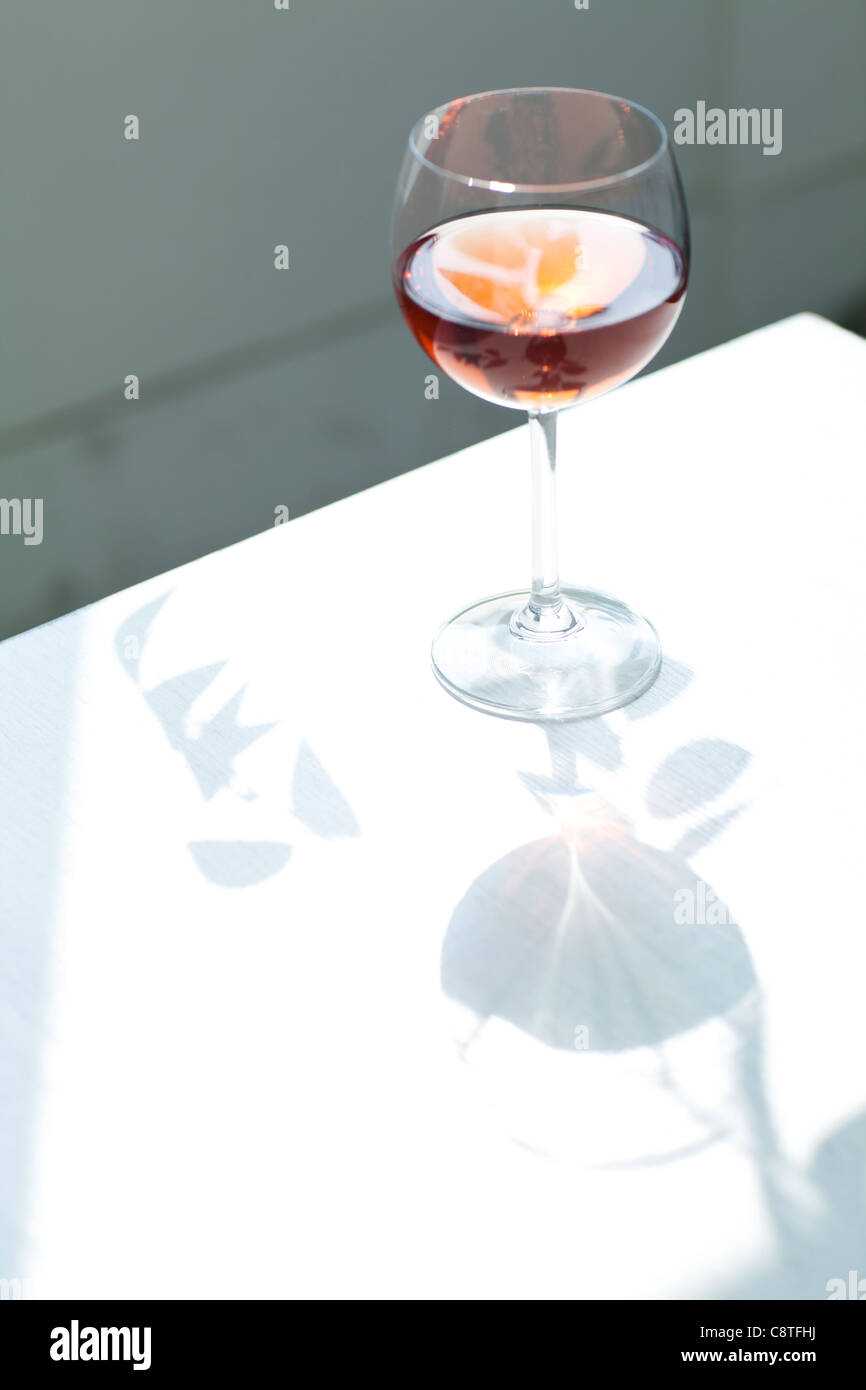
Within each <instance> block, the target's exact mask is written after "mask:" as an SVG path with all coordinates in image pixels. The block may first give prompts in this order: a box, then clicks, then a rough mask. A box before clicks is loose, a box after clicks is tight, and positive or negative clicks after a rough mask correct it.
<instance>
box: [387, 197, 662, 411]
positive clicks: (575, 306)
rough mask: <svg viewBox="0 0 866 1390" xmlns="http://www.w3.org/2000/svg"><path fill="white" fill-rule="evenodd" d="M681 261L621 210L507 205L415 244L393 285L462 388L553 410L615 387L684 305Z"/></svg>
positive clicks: (419, 332)
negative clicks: (622, 213) (601, 210)
mask: <svg viewBox="0 0 866 1390" xmlns="http://www.w3.org/2000/svg"><path fill="white" fill-rule="evenodd" d="M685 286H686V272H685V266H684V261H683V257H682V255H681V253H680V251H679V250H678V248H677V247H676V245H675V244H674V243H673V242H672V241H670V240H669V239H668V238H667V237H665V236H663V235H662V234H661V233H660V232H657V231H654V230H652V229H651V228H649V227H646V226H644V225H643V224H642V223H640V222H636V221H633V220H632V219H631V218H630V217H625V216H622V215H620V214H618V213H610V212H600V211H596V210H589V209H579V208H558V207H544V208H507V209H505V210H498V209H497V210H493V211H489V212H481V213H476V214H473V215H470V216H465V217H459V218H456V219H455V220H454V221H451V222H445V223H443V224H442V225H441V226H439V227H436V228H434V229H433V230H432V231H429V232H427V233H425V235H424V236H422V237H419V238H418V239H417V240H416V241H414V242H413V243H412V245H411V246H409V248H408V249H407V250H406V251H405V252H404V254H403V255H402V257H400V259H399V261H398V262H397V265H396V266H395V288H396V290H397V295H398V298H399V300H400V304H401V307H402V309H403V313H404V315H405V317H406V319H407V321H408V323H409V326H410V327H411V329H412V331H413V333H414V334H415V337H416V338H417V340H418V342H419V343H420V344H421V346H422V347H423V348H424V350H425V352H427V353H428V354H429V356H430V357H432V358H433V360H434V362H436V363H437V365H438V366H439V367H441V369H442V370H443V371H444V372H446V373H447V374H448V376H450V377H452V378H453V380H454V381H456V382H457V383H458V384H459V385H460V386H463V387H465V389H466V390H467V391H472V392H474V394H475V395H477V396H482V397H484V399H485V400H489V401H493V402H494V403H495V404H497V405H511V406H515V407H519V408H521V409H524V410H530V411H537V410H543V411H546V410H551V409H558V408H561V407H562V406H568V405H573V404H574V403H575V402H576V401H577V400H586V399H589V398H591V397H592V396H595V395H599V394H600V393H601V392H602V391H609V390H610V389H611V388H612V387H614V386H619V385H621V383H622V382H624V381H627V380H628V379H629V377H631V376H634V374H635V372H638V371H640V369H641V367H644V366H645V365H646V363H647V362H649V361H650V359H651V358H652V357H653V356H654V355H655V353H656V352H658V350H659V348H660V347H661V345H662V343H663V342H664V341H665V339H666V338H667V336H668V334H669V333H670V332H671V329H672V328H673V326H674V324H675V323H676V320H677V318H678V316H679V313H680V310H681V308H682V304H683V300H684V296H685Z"/></svg>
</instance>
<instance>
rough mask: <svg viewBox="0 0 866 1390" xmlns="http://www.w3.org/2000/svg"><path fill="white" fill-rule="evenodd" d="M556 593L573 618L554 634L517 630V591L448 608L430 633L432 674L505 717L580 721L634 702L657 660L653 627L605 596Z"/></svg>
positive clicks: (520, 605) (520, 606)
mask: <svg viewBox="0 0 866 1390" xmlns="http://www.w3.org/2000/svg"><path fill="white" fill-rule="evenodd" d="M562 597H563V599H564V600H565V602H566V603H567V605H568V608H569V609H570V610H571V614H572V615H573V616H574V618H575V619H576V620H577V621H575V622H573V623H572V625H571V627H570V628H569V630H568V631H566V632H565V633H564V634H561V635H559V634H556V633H553V632H549V631H545V630H539V631H538V633H537V634H527V635H523V634H524V633H525V632H526V631H527V629H526V624H525V622H524V621H523V620H522V615H524V614H525V607H524V605H525V604H526V603H527V601H528V598H529V595H528V594H526V593H525V592H520V591H519V590H517V591H515V592H514V593H509V594H497V595H496V596H495V597H494V598H487V599H482V600H481V602H480V603H474V604H473V605H472V607H471V608H465V609H464V610H463V612H462V613H458V614H456V616H455V617H453V618H452V619H451V620H450V622H447V623H444V624H443V626H442V627H441V628H440V629H439V631H438V632H437V634H436V636H435V638H434V639H433V649H432V653H431V655H432V659H433V670H434V672H435V674H436V676H437V678H438V680H439V681H440V682H441V683H442V685H444V687H445V689H446V690H447V691H448V693H449V694H450V695H453V696H454V697H455V699H458V700H462V701H463V703H464V704H467V705H472V706H473V707H474V708H475V709H480V710H485V711H486V712H487V713H489V714H498V715H503V716H505V717H506V718H510V719H549V720H559V719H586V718H588V717H589V716H591V715H594V714H605V713H607V711H609V710H612V709H619V708H620V706H621V705H627V704H628V703H629V702H630V701H631V700H636V699H637V697H638V696H639V695H642V694H643V692H644V691H645V690H647V689H648V688H649V686H651V685H652V683H653V681H654V680H655V678H656V676H657V675H658V672H659V668H660V666H661V660H662V655H661V646H660V644H659V639H658V634H657V633H656V630H655V628H654V627H653V626H652V624H651V623H649V622H647V620H646V618H641V617H640V616H639V615H638V614H637V613H633V612H632V611H631V609H630V608H628V607H627V606H626V605H625V604H624V603H620V602H619V600H618V599H615V598H611V597H610V596H609V595H608V594H602V593H598V592H597V591H595V590H593V589H563V590H562ZM567 619H568V614H567V613H566V620H567Z"/></svg>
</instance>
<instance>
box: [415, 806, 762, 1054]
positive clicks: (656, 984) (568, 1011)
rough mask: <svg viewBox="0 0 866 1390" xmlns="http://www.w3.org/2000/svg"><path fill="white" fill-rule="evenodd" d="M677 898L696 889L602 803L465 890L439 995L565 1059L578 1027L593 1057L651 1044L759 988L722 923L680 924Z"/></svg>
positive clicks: (680, 864)
mask: <svg viewBox="0 0 866 1390" xmlns="http://www.w3.org/2000/svg"><path fill="white" fill-rule="evenodd" d="M684 888H687V889H691V890H692V891H694V890H696V889H697V888H699V885H698V884H696V881H695V875H694V871H693V870H692V869H691V867H690V866H689V864H688V863H687V862H686V860H684V859H681V858H679V857H678V856H676V855H672V854H667V853H664V852H662V851H660V850H656V849H654V848H653V847H651V846H649V845H646V844H643V843H641V842H640V841H638V840H636V839H635V838H634V836H633V834H632V831H631V828H630V827H629V825H628V824H627V822H625V821H624V820H623V819H622V818H621V817H619V815H618V814H617V813H616V812H615V811H614V810H613V808H610V807H607V806H605V805H604V803H600V804H599V806H598V807H597V808H596V810H595V812H594V813H593V814H591V815H586V816H584V817H583V818H582V820H581V822H580V823H579V824H577V825H576V826H573V827H570V828H569V829H568V830H567V831H566V832H564V833H563V834H561V835H559V836H556V837H552V838H550V839H546V840H538V841H535V842H534V843H532V844H528V845H523V846H522V847H521V848H520V849H517V850H515V851H513V852H512V853H511V854H509V855H507V856H506V857H505V858H504V859H502V860H500V861H499V862H498V863H496V864H494V865H493V866H492V867H491V868H489V869H488V870H487V871H486V872H485V873H483V874H482V875H481V877H480V878H478V879H477V880H476V881H475V883H473V885H472V887H471V888H470V889H469V892H468V893H467V894H466V896H465V898H464V899H463V901H462V902H461V903H460V904H459V905H458V907H457V908H456V910H455V912H454V915H453V917H452V919H451V922H450V924H449V927H448V931H447V934H446V937H445V942H444V946H443V951H442V987H443V989H444V991H445V993H446V994H447V995H449V997H450V998H452V999H455V1000H457V1001H458V1002H459V1003H461V1004H463V1005H465V1006H468V1007H469V1008H470V1009H471V1010H472V1011H473V1012H474V1013H475V1015H476V1016H477V1019H478V1020H479V1024H480V1025H483V1021H484V1020H485V1019H487V1018H491V1017H494V1016H495V1017H498V1018H502V1019H506V1020H507V1021H508V1022H510V1023H512V1024H514V1025H516V1026H517V1027H518V1028H521V1029H523V1030H524V1031H525V1032H526V1033H528V1034H530V1035H531V1036H533V1037H535V1038H537V1039H539V1040H540V1041H541V1042H544V1043H546V1044H548V1046H550V1047H556V1048H567V1049H572V1048H573V1047H574V1030H575V1028H576V1027H578V1026H580V1027H586V1028H588V1030H589V1037H590V1046H591V1048H592V1049H593V1050H597V1049H601V1050H604V1051H611V1050H614V1051H615V1050H619V1049H623V1048H631V1047H639V1046H643V1045H646V1044H656V1043H659V1042H661V1041H663V1040H664V1039H666V1038H670V1037H672V1036H674V1035H676V1034H679V1033H682V1032H684V1031H685V1030H686V1029H689V1028H693V1027H695V1026H696V1025H698V1024H699V1023H701V1022H703V1021H704V1020H706V1019H708V1018H711V1017H714V1016H716V1015H720V1014H724V1013H726V1012H727V1011H729V1010H730V1009H731V1008H732V1007H733V1006H734V1005H735V1004H736V1003H737V1002H738V1001H740V1000H741V999H742V998H743V997H744V996H745V995H746V993H747V992H748V991H749V990H750V989H751V988H752V987H753V986H754V985H755V975H754V971H753V968H752V963H751V959H750V957H749V953H748V950H747V949H746V946H745V943H744V941H743V939H742V936H741V935H740V932H739V930H738V928H737V927H736V926H734V925H733V924H732V923H731V920H730V918H731V914H730V913H729V912H727V910H726V911H725V914H724V915H725V918H726V919H727V920H726V921H723V922H721V923H719V924H714V925H703V926H683V925H679V924H678V923H677V921H676V919H675V900H676V894H677V893H678V892H680V891H681V890H682V889H684ZM707 892H709V890H707Z"/></svg>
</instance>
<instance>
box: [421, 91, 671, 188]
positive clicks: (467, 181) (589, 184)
mask: <svg viewBox="0 0 866 1390" xmlns="http://www.w3.org/2000/svg"><path fill="white" fill-rule="evenodd" d="M531 92H570V93H572V94H573V95H577V96H592V97H603V98H604V99H605V100H606V101H610V102H616V103H617V104H618V105H619V106H626V107H628V109H629V110H630V111H639V112H640V113H641V115H642V116H646V117H647V118H648V120H649V121H650V123H651V125H652V126H653V127H654V128H655V130H656V132H657V134H658V135H659V137H660V139H659V146H658V149H657V150H654V151H653V153H652V154H651V155H650V156H649V157H648V158H647V159H643V160H641V162H640V164H635V165H633V166H632V168H630V169H624V170H622V172H620V173H617V174H605V175H604V176H603V177H602V178H597V179H578V180H577V181H576V182H570V183H510V182H508V181H506V180H503V179H481V178H475V177H474V176H473V175H471V174H458V173H457V172H456V170H454V169H447V168H445V167H444V166H443V165H441V164H434V163H433V161H432V159H428V158H427V156H426V155H425V154H422V152H421V150H420V149H419V148H418V144H417V140H416V137H417V135H418V132H419V130H420V129H421V127H422V125H423V124H424V122H425V121H428V120H429V119H430V117H431V116H436V117H439V116H440V115H443V114H444V113H445V112H447V111H449V110H450V109H451V107H453V106H455V105H456V104H457V102H465V101H479V100H481V99H482V98H483V97H498V96H512V95H515V96H516V95H518V94H519V95H524V94H528V93H531ZM669 143H670V142H669V140H668V133H667V130H666V128H665V126H664V124H663V123H662V121H660V120H659V118H658V116H656V115H655V113H654V112H653V111H650V109H649V107H648V106H641V104H640V102H637V101H629V100H628V99H627V98H626V97H619V96H616V95H615V94H614V93H613V92H598V91H596V90H595V89H594V88H593V87H544V86H540V87H493V88H491V89H490V91H487V92H470V93H469V94H468V95H466V96H463V97H453V98H452V99H451V101H445V102H443V103H442V104H441V105H440V106H434V107H433V108H432V110H430V111H425V113H424V115H423V116H419V117H418V119H417V121H415V123H414V125H413V126H412V129H411V130H410V132H409V149H410V151H411V153H412V155H413V157H414V158H415V159H417V160H418V162H419V164H423V165H424V166H425V167H426V168H427V169H430V170H432V172H433V173H434V174H439V175H441V177H442V178H446V179H453V180H455V181H456V182H457V183H462V184H463V185H464V187H466V188H485V189H490V190H492V191H494V192H498V193H577V192H581V191H582V190H584V189H589V188H610V187H612V186H613V185H614V184H618V183H622V182H623V181H624V180H626V179H631V178H635V177H636V176H637V175H638V174H642V173H645V172H646V170H647V169H649V168H651V167H652V165H653V164H655V163H656V162H657V160H659V159H661V158H662V156H663V155H665V154H666V153H667V151H668V148H669Z"/></svg>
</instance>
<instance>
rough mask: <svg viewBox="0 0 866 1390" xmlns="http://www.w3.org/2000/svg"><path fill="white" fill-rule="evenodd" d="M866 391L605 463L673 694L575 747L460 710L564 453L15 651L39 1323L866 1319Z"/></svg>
mask: <svg viewBox="0 0 866 1390" xmlns="http://www.w3.org/2000/svg"><path fill="white" fill-rule="evenodd" d="M864 371H866V344H864V343H863V342H861V341H860V340H859V339H856V338H854V337H852V336H850V335H848V334H846V333H844V332H842V331H841V330H839V329H837V328H835V327H833V326H831V325H829V324H828V323H826V322H824V321H823V320H820V319H817V318H815V317H812V316H809V315H803V316H800V317H798V318H795V319H791V320H788V321H786V322H784V323H780V324H777V325H774V326H772V327H770V328H767V329H764V330H762V331H761V332H758V333H756V334H752V335H750V336H749V337H746V338H743V339H740V340H738V341H736V342H733V343H730V344H727V345H725V346H722V347H720V348H717V349H715V350H714V351H712V352H709V353H706V354H704V355H703V356H701V357H698V358H694V359H691V360H689V361H687V362H684V363H682V364H680V365H678V366H675V367H672V368H669V369H667V370H665V371H662V372H659V373H657V374H655V375H653V376H651V377H649V378H646V379H644V380H641V381H638V382H635V383H633V384H632V385H630V386H628V387H626V388H625V389H623V390H622V391H620V392H617V393H614V395H612V396H610V397H609V398H606V399H602V400H600V401H598V402H595V403H592V404H590V405H589V406H587V407H586V408H585V409H584V410H577V411H574V412H572V413H571V414H569V415H568V416H566V417H564V418H563V421H562V428H561V455H562V465H561V531H562V542H561V551H562V559H563V566H562V567H563V573H564V577H566V578H567V579H568V580H570V581H573V582H577V583H585V584H590V585H593V586H596V587H598V588H602V589H605V590H608V591H610V592H613V593H616V594H617V595H619V596H620V597H622V598H624V599H626V600H627V601H628V602H630V603H632V604H634V605H635V606H637V607H639V608H640V609H641V610H642V611H644V612H646V613H647V615H648V616H650V617H651V618H652V619H653V621H654V623H655V624H656V626H657V628H658V630H659V632H660V634H661V637H662V642H663V645H664V648H665V653H666V665H665V668H664V670H663V673H662V676H661V677H660V679H659V682H658V683H657V684H656V686H655V687H653V689H652V690H651V691H650V692H649V693H648V694H647V695H646V696H645V697H643V699H642V700H640V701H639V702H637V703H636V704H635V705H633V706H631V707H630V708H628V709H626V710H623V711H619V712H617V713H616V714H614V715H611V716H608V717H606V718H604V719H601V720H595V721H588V722H585V723H581V724H575V725H570V726H560V727H559V728H558V729H557V730H555V731H554V732H553V733H552V734H551V735H550V738H548V736H547V735H546V734H545V731H544V729H543V728H541V727H539V726H532V725H523V724H514V723H511V722H508V721H504V720H497V719H493V718H489V717H486V716H483V715H480V714H477V713H475V712H472V711H470V710H468V709H465V708H464V707H462V706H461V705H459V704H458V703H456V702H455V701H453V700H451V699H450V698H449V697H448V696H447V695H446V694H445V693H444V691H442V690H441V689H440V688H439V686H438V685H437V684H436V682H435V680H434V679H433V676H432V674H431V672H430V669H429V656H428V653H429V642H430V637H431V634H432V632H433V630H434V628H435V627H436V626H437V625H438V623H439V622H440V621H441V620H442V619H443V618H444V617H446V616H447V615H448V614H449V613H451V612H452V611H454V610H456V609H457V608H459V607H461V606H463V605H464V604H465V603H466V602H468V601H470V600H472V599H474V598H478V597H481V596H482V595H484V594H486V593H493V592H495V591H497V590H500V589H507V588H510V587H513V586H515V585H519V584H520V583H521V582H522V581H523V580H524V579H525V578H527V576H528V565H529V554H528V543H529V536H528V529H529V528H528V512H527V508H528V496H529V481H528V461H527V458H526V454H527V438H526V431H525V429H524V428H518V429H515V430H514V431H513V432H511V433H509V434H507V435H505V436H502V437H499V438H497V439H493V440H490V441H488V442H486V443H484V444H482V445H479V446H477V447H474V448H471V449H469V450H467V451H465V452H464V453H461V454H458V455H456V456H454V457H452V458H449V459H445V460H442V461H441V462H437V463H434V464H431V465H430V466H429V467H427V468H424V469H421V470H420V471H417V472H414V473H411V474H408V475H405V476H403V477H401V478H398V479H396V480H394V481H391V482H387V483H385V484H383V485H381V486H379V487H376V488H373V489H372V490H370V491H368V492H365V493H363V494H361V495H359V496H356V497H353V498H350V499H348V500H346V501H344V502H340V503H337V504H336V505H334V506H331V507H328V508H325V509H323V510H322V511H319V512H316V513H314V514H311V515H309V516H306V517H303V518H300V519H298V520H295V521H292V522H290V524H289V525H287V526H280V527H277V528H275V529H274V530H273V531H272V532H268V533H266V534H264V535H261V536H257V537H255V538H253V539H252V540H249V541H247V542H244V543H243V544H240V545H237V546H234V547H232V548H230V549H228V550H225V551H223V552H220V553H218V554H216V555H211V556H208V557H206V558H204V559H202V560H199V561H196V562H194V563H192V564H190V565H187V566H184V567H183V568H181V569H179V570H177V571H174V572H172V573H170V574H167V575H163V576H161V577H160V578H157V579H154V580H152V581H150V582H148V583H146V584H142V585H139V586H137V587H136V588H134V589H130V590H127V591H126V592H124V593H121V594H118V595H115V596H114V597H112V598H109V599H106V600H105V601H103V602H101V603H98V604H96V605H94V606H93V607H91V608H89V609H85V610H83V611H82V612H80V613H76V614H73V615H71V616H69V617H67V618H64V619H61V620H60V621H59V622H56V623H53V624H50V625H48V626H47V627H44V628H40V629H37V630H35V631H33V632H30V633H27V634H24V635H23V636H21V637H19V638H15V639H13V640H11V641H8V642H6V643H4V644H3V645H2V647H0V678H2V688H3V692H4V699H3V716H4V717H3V720H2V728H0V743H2V757H3V769H4V771H3V791H4V795H3V798H2V811H3V820H4V824H3V827H2V862H0V884H2V888H0V892H2V898H3V905H4V919H3V927H2V942H3V956H2V983H0V1042H2V1053H0V1059H2V1060H0V1103H2V1112H3V1124H2V1136H0V1145H2V1148H0V1177H2V1181H0V1256H2V1258H0V1277H4V1278H8V1279H21V1280H25V1281H29V1282H28V1283H27V1284H26V1288H27V1290H28V1291H29V1292H31V1293H33V1294H35V1295H36V1296H50V1297H58V1296H81V1297H86V1296H92V1297H106V1296H113V1297H122V1298H125V1297H186V1296H205V1297H210V1296H213V1297H248V1296H249V1297H258V1296H268V1297H270V1296H290V1297H292V1296H326V1297H342V1296H349V1297H355V1296H371V1297H380V1296H383V1297H410V1298H413V1297H425V1296H431V1297H440V1296H444V1297H454V1298H464V1297H469V1298H472V1297H500V1296H504V1297H536V1296H541V1297H548V1296H550V1297H581V1298H606V1297H613V1298H631V1297H640V1296H650V1297H664V1298H681V1297H751V1296H758V1297H763V1296H768V1295H781V1296H795V1297H806V1298H825V1297H826V1296H827V1292H826V1288H827V1283H828V1281H830V1280H832V1279H834V1278H841V1279H844V1280H847V1279H848V1273H849V1270H851V1269H855V1270H858V1271H859V1276H860V1277H866V1067H864V1022H863V1020H864V1013H863V988H864V975H866V929H864V928H866V923H864V911H863V906H862V865H863V845H864V819H866V817H864V771H866V720H864V709H866V656H864V652H866V645H864V613H866V566H864V562H863V526H864V496H866V484H864V470H863V461H864V460H863V452H864V446H863V438H864V431H863V397H864V390H863V385H864ZM436 408H439V407H437V406H436V405H435V403H434V404H433V405H431V409H436ZM286 447H287V450H290V449H291V440H287V441H286ZM309 467H311V468H315V459H310V460H309ZM237 486H238V488H239V489H242V488H243V486H244V479H243V474H242V473H239V474H238V479H237ZM276 500H277V501H279V500H280V499H276ZM207 505H208V499H207V497H203V498H202V506H203V507H206V506H207ZM51 524H52V521H51V517H50V512H47V513H46V538H45V544H49V543H50V530H49V527H50V525H51Z"/></svg>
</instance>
